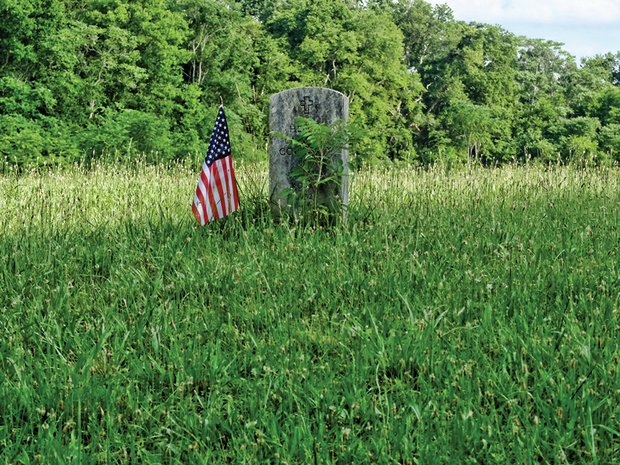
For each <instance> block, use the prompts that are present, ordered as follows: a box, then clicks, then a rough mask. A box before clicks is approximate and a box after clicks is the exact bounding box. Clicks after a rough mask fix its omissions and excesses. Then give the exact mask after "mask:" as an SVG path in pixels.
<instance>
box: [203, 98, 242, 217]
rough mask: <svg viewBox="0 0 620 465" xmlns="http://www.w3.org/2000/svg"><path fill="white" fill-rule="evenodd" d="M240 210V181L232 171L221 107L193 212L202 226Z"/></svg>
mask: <svg viewBox="0 0 620 465" xmlns="http://www.w3.org/2000/svg"><path fill="white" fill-rule="evenodd" d="M237 208H239V194H238V193H237V181H236V180H235V170H234V169H233V162H232V154H231V151H230V139H229V137H228V125H227V124H226V115H225V114H224V107H220V111H219V113H218V114H217V119H216V120H215V127H214V128H213V133H212V134H211V140H210V141H209V150H208V151H207V156H206V157H205V161H204V163H203V165H202V171H201V172H200V177H199V178H198V186H197V187H196V195H194V204H193V205H192V210H193V212H194V216H195V217H196V219H197V220H198V222H199V223H200V225H201V226H204V225H205V224H207V223H208V222H209V221H211V220H213V219H220V218H223V217H225V216H227V215H230V214H231V213H232V212H234V211H236V210H237Z"/></svg>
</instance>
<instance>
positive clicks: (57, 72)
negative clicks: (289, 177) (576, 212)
mask: <svg viewBox="0 0 620 465" xmlns="http://www.w3.org/2000/svg"><path fill="white" fill-rule="evenodd" d="M0 25H1V26H0V158H2V159H3V160H4V163H5V164H6V163H8V164H16V165H21V166H31V165H41V164H52V165H53V164H62V163H68V162H69V163H71V162H75V161H84V160H90V159H93V158H98V157H103V156H110V155H113V156H116V157H118V158H119V159H121V160H122V159H128V158H132V157H135V156H138V155H139V156H142V157H146V158H147V159H148V160H152V161H169V160H176V159H184V158H187V157H194V156H196V155H197V154H200V153H204V151H205V149H206V146H207V143H208V139H209V135H210V131H211V125H212V123H213V120H214V119H215V115H216V112H217V107H218V106H219V103H220V99H222V100H223V101H224V102H225V104H226V107H227V114H228V119H229V125H230V127H231V136H232V138H233V145H234V152H235V153H236V155H237V158H240V159H246V160H258V159H264V158H266V157H267V144H268V140H269V128H268V105H269V97H270V95H272V94H273V93H276V92H280V91H282V90H284V89H287V88H291V87H297V86H326V87H330V88H333V89H336V90H338V91H340V92H343V93H344V94H346V95H347V96H348V97H349V99H350V112H351V116H352V118H353V119H355V120H356V121H357V123H358V124H359V125H360V126H361V127H362V128H363V129H364V136H363V139H362V141H361V143H360V144H359V145H358V148H357V150H356V153H355V161H356V163H377V162H382V161H388V160H391V161H400V162H406V163H422V164H427V163H433V162H437V161H442V162H450V163H452V162H454V163H460V162H463V161H467V160H473V161H478V162H482V163H503V162H511V161H517V162H519V161H524V160H540V161H542V162H577V163H609V162H614V161H615V162H617V161H620V52H618V53H615V54H614V53H608V54H605V55H597V56H594V57H589V58H586V59H583V60H582V61H581V63H580V64H577V63H576V61H575V58H574V57H573V56H571V55H570V54H569V53H568V52H566V51H565V50H564V49H563V48H562V44H559V43H555V42H551V41H547V40H542V39H532V38H527V37H520V36H516V35H515V34H512V33H511V32H509V31H507V30H505V29H503V28H501V27H499V26H495V25H489V24H481V23H465V22H462V21H458V20H457V19H455V18H454V16H453V14H452V11H451V10H450V8H449V7H447V6H446V5H436V6H433V5H431V4H429V3H427V2H426V1H424V0H365V1H362V0H238V1H235V0H131V1H129V0H0Z"/></svg>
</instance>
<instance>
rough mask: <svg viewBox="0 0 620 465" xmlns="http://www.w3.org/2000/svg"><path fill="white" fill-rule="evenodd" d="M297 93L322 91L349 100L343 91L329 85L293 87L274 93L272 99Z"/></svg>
mask: <svg viewBox="0 0 620 465" xmlns="http://www.w3.org/2000/svg"><path fill="white" fill-rule="evenodd" d="M296 93H322V94H331V95H335V96H339V97H341V98H343V99H345V100H348V98H347V96H346V95H344V94H343V93H342V92H338V91H337V90H334V89H330V88H328V87H312V86H309V87H293V88H291V89H286V90H283V91H282V92H278V93H277V94H273V95H272V96H271V98H270V100H273V99H275V98H280V97H285V96H286V95H287V94H296Z"/></svg>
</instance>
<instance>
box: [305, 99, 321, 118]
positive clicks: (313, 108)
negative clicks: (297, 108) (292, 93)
mask: <svg viewBox="0 0 620 465" xmlns="http://www.w3.org/2000/svg"><path fill="white" fill-rule="evenodd" d="M300 102H301V108H302V113H303V114H304V115H305V116H309V115H310V113H312V112H314V113H316V112H317V111H318V110H319V104H318V103H317V102H315V101H314V100H312V98H310V97H309V96H308V95H304V98H303V99H302V100H301V101H300Z"/></svg>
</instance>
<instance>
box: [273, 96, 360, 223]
mask: <svg viewBox="0 0 620 465" xmlns="http://www.w3.org/2000/svg"><path fill="white" fill-rule="evenodd" d="M298 116H303V117H306V118H312V119H313V120H314V121H316V122H318V123H322V124H327V125H331V124H333V123H335V122H336V121H338V120H343V121H348V119H349V99H348V98H347V97H346V95H344V94H341V93H340V92H337V91H335V90H332V89H326V88H322V87H299V88H295V89H289V90H285V91H283V92H280V93H278V94H275V95H272V96H271V99H270V100H269V129H270V131H271V134H272V136H271V143H270V146H269V192H270V199H271V202H272V205H273V210H274V213H275V214H276V215H279V213H281V211H282V210H288V208H289V206H290V202H291V198H290V196H289V195H288V194H287V193H289V192H291V190H293V191H298V190H299V185H298V183H296V181H295V179H293V178H292V177H291V169H292V168H293V167H295V166H296V163H298V160H296V158H295V157H294V155H293V150H292V149H291V147H290V143H289V142H288V141H287V140H285V139H282V138H279V137H276V136H275V135H274V134H277V133H281V134H284V135H286V136H288V137H291V138H292V137H295V136H296V135H297V128H296V126H295V118H297V117H298ZM334 157H335V160H334V161H336V159H339V160H340V161H342V166H343V167H344V170H343V175H342V178H341V182H340V183H332V185H326V186H322V187H321V188H322V189H323V190H324V192H322V195H323V198H326V196H331V197H335V198H339V199H340V206H341V207H343V208H342V211H343V213H346V206H347V205H348V203H349V183H348V168H347V162H348V158H349V154H348V150H347V149H346V148H345V149H343V150H342V151H341V152H340V153H338V154H335V155H334ZM338 184H339V185H338Z"/></svg>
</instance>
